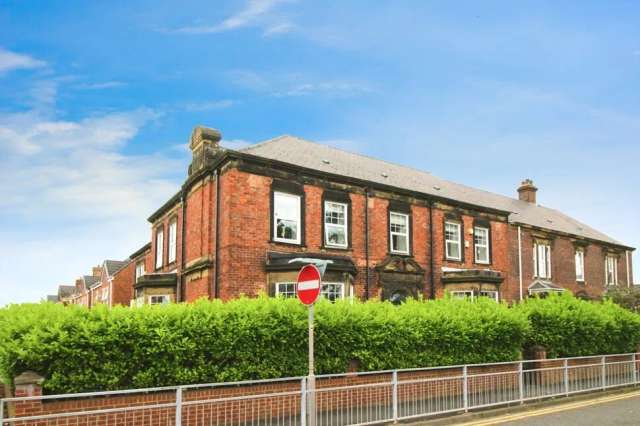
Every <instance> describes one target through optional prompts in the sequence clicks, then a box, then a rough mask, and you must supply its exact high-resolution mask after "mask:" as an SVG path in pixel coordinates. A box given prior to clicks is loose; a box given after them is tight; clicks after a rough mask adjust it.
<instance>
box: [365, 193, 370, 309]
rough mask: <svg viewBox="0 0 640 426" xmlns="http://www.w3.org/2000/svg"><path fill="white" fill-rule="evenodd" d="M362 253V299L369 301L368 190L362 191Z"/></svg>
mask: <svg viewBox="0 0 640 426" xmlns="http://www.w3.org/2000/svg"><path fill="white" fill-rule="evenodd" d="M364 196H365V199H364V228H365V230H364V253H365V260H366V268H367V270H366V278H365V279H366V281H365V283H364V299H365V300H369V188H365V189H364Z"/></svg>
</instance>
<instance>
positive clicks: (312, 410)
mask: <svg viewBox="0 0 640 426" xmlns="http://www.w3.org/2000/svg"><path fill="white" fill-rule="evenodd" d="M313 350H314V349H313V304H311V305H309V381H308V383H307V391H308V398H307V402H308V404H309V410H308V412H309V422H308V425H309V426H316V394H315V391H316V376H315V364H314V359H313Z"/></svg>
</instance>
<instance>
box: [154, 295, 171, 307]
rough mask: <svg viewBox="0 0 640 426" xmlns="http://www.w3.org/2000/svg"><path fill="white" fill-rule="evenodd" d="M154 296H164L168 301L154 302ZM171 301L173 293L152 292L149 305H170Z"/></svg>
mask: <svg viewBox="0 0 640 426" xmlns="http://www.w3.org/2000/svg"><path fill="white" fill-rule="evenodd" d="M154 297H162V298H163V300H166V302H162V303H153V298H154ZM170 303H171V295H170V294H150V295H149V305H168V304H170Z"/></svg>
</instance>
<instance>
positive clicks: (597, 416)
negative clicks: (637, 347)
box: [419, 388, 640, 426]
mask: <svg viewBox="0 0 640 426" xmlns="http://www.w3.org/2000/svg"><path fill="white" fill-rule="evenodd" d="M585 396H586V395H585ZM585 396H583V397H582V398H579V399H566V400H564V402H559V401H554V402H551V403H546V404H545V403H543V404H539V405H536V406H534V407H527V406H526V405H525V406H521V408H524V409H520V410H518V409H515V410H509V409H506V410H495V412H492V411H484V412H481V413H469V414H465V415H462V416H454V417H449V418H446V419H444V418H443V419H440V420H433V421H430V422H422V423H419V424H420V425H424V426H429V425H444V424H448V425H459V426H490V425H504V426H556V425H557V426H574V425H575V426H578V425H580V426H587V425H598V426H609V425H611V426H639V425H640V391H638V390H637V388H636V389H634V390H632V391H626V392H623V393H612V394H596V395H589V396H588V397H586V398H585ZM525 407H527V408H528V409H527V408H525Z"/></svg>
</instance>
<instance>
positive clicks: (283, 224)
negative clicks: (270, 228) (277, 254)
mask: <svg viewBox="0 0 640 426" xmlns="http://www.w3.org/2000/svg"><path fill="white" fill-rule="evenodd" d="M273 215H274V219H275V232H276V236H275V238H276V239H279V240H288V241H294V242H299V239H300V237H299V221H300V197H298V196H296V195H290V194H281V193H275V194H274V208H273Z"/></svg>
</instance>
